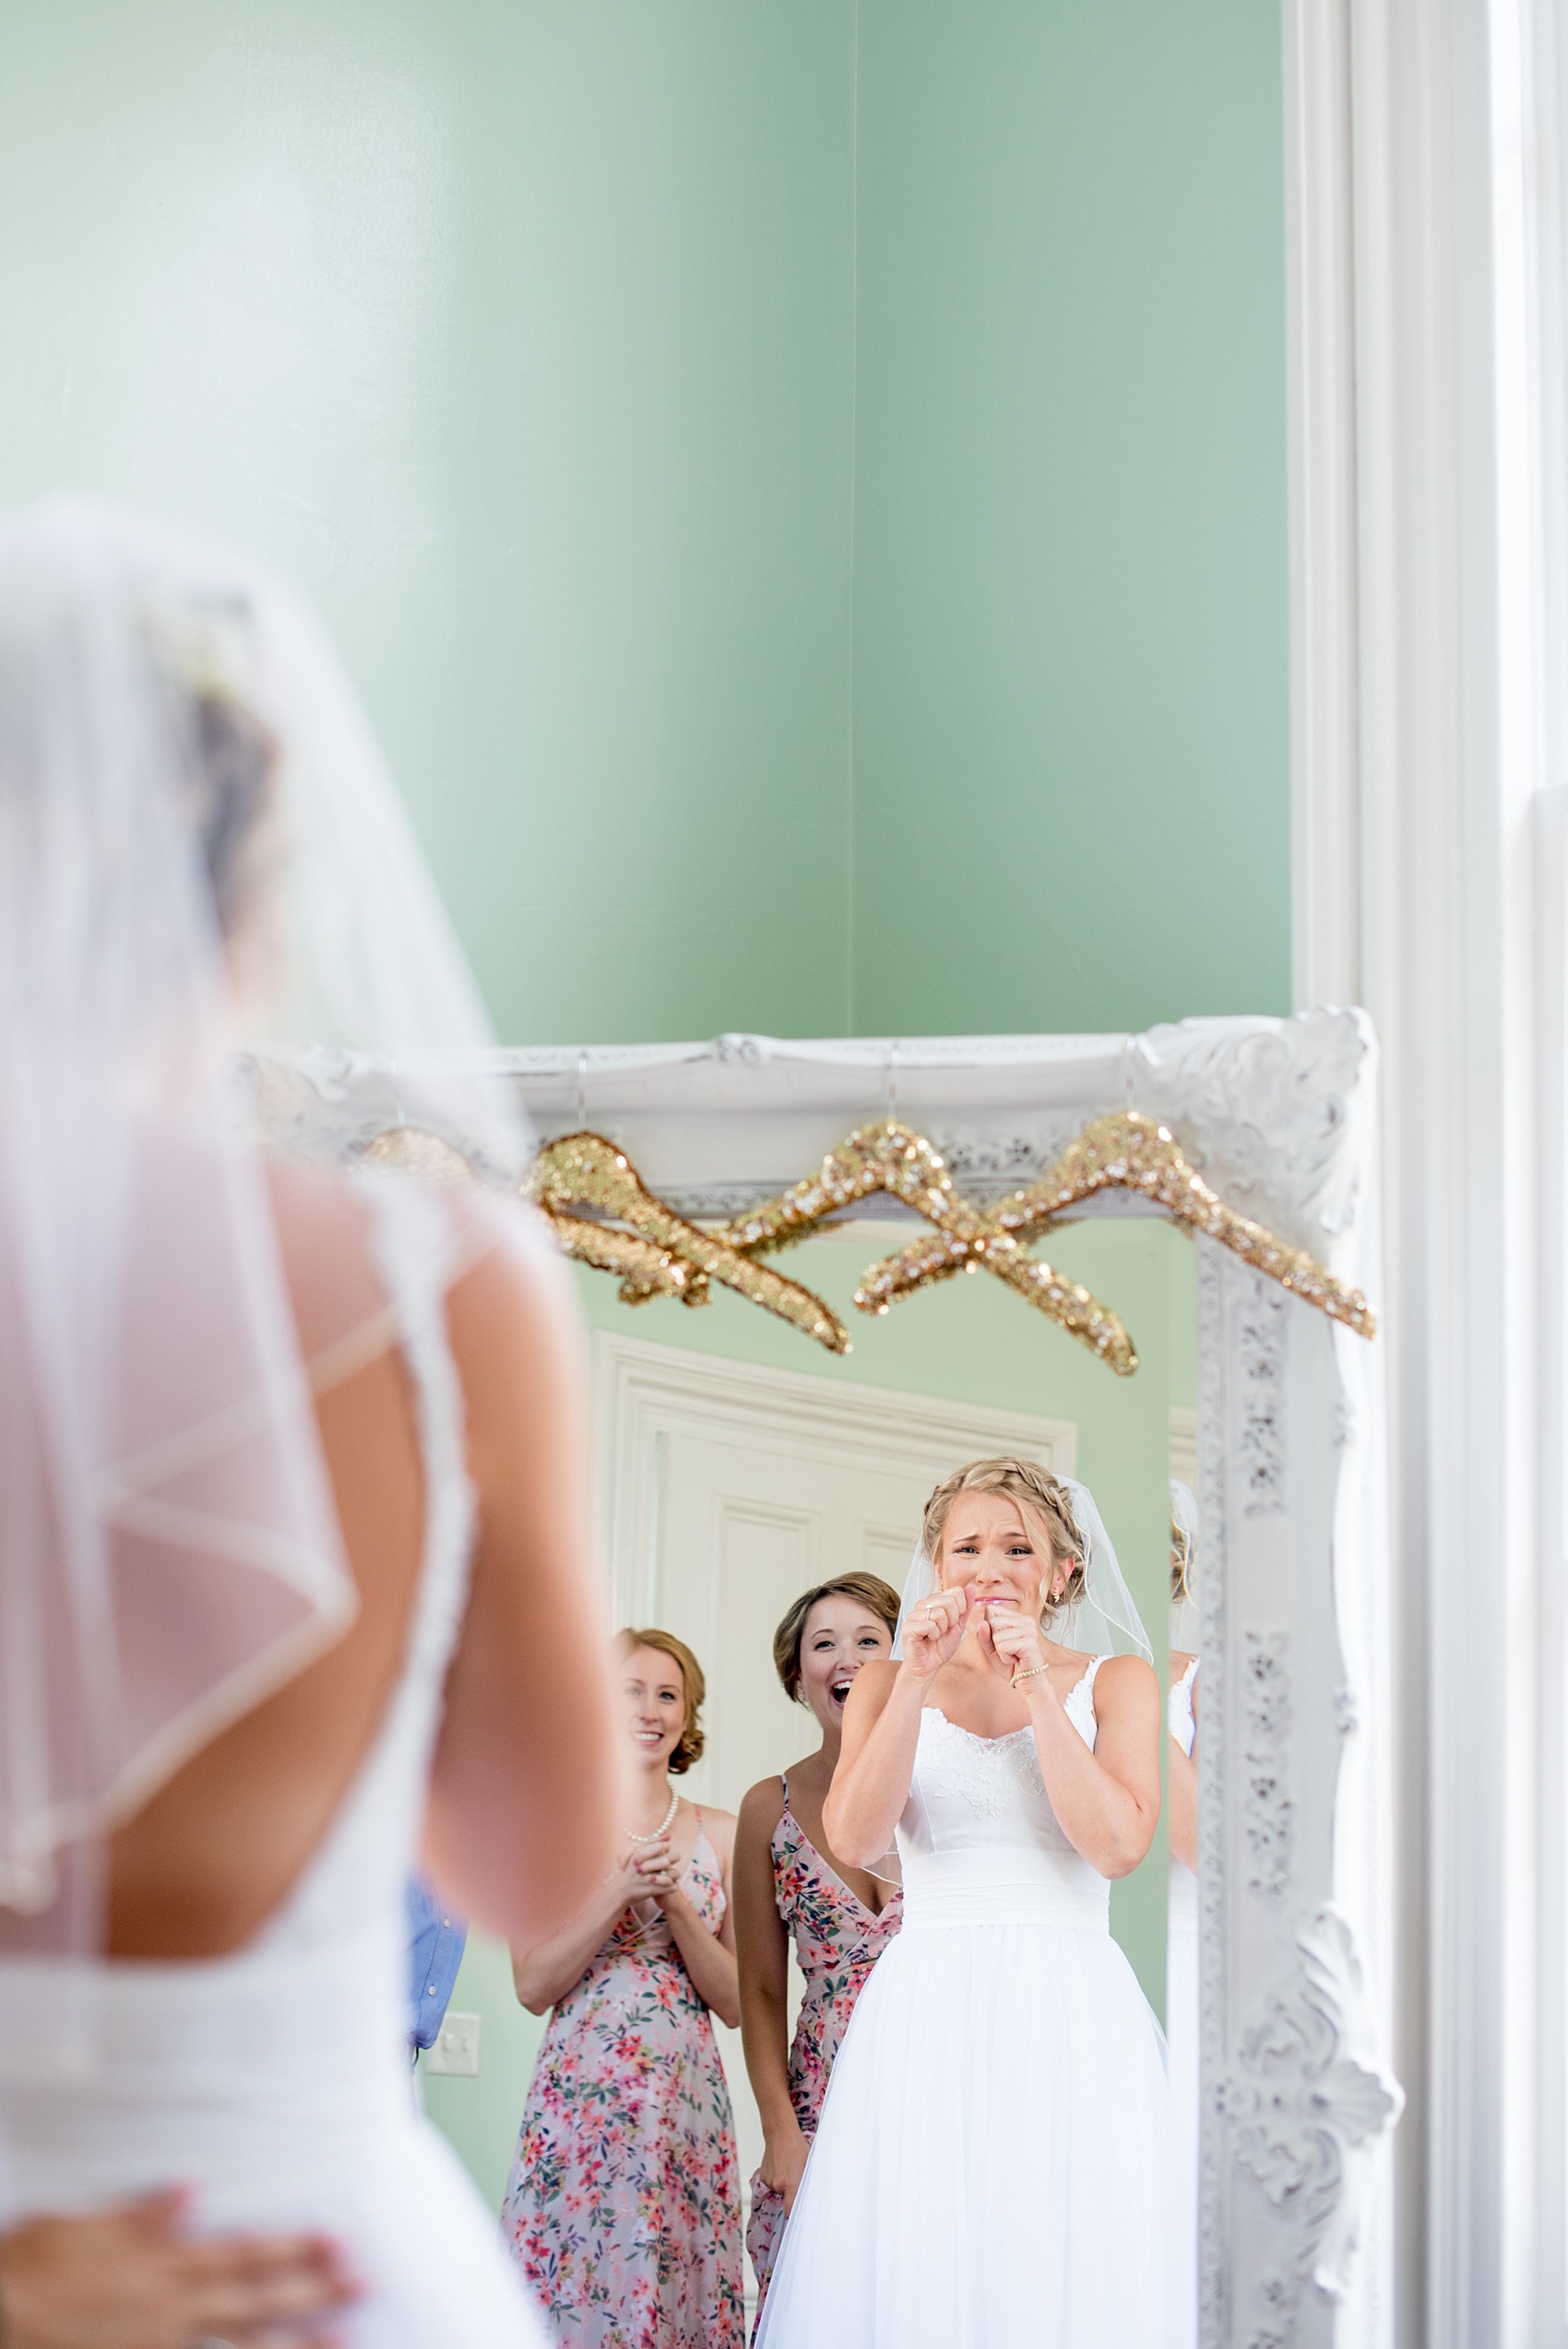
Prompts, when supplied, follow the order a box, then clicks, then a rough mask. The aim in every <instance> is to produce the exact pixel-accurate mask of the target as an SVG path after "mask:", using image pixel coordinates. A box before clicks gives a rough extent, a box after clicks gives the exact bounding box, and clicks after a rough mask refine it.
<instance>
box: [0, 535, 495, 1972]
mask: <svg viewBox="0 0 1568 2349" xmlns="http://www.w3.org/2000/svg"><path fill="white" fill-rule="evenodd" d="M258 776H259V777H261V778H262V779H263V781H264V784H265V789H264V790H263V791H262V792H261V793H260V794H259V796H260V797H261V798H262V799H263V800H264V801H265V812H264V820H262V821H260V822H259V823H256V822H254V821H253V819H254V818H255V816H256V813H257V799H258V792H257V787H256V786H257V778H258ZM258 1035H267V1036H268V1037H270V1038H274V1039H276V1040H278V1041H279V1042H280V1043H282V1044H283V1045H284V1046H286V1047H287V1046H298V1045H303V1044H304V1043H312V1042H316V1041H322V1042H326V1043H333V1044H339V1045H353V1046H361V1047H363V1048H366V1049H370V1050H379V1051H382V1052H393V1053H396V1052H401V1051H408V1052H410V1053H412V1054H416V1055H417V1053H418V1052H420V1051H421V1050H422V1049H428V1048H430V1047H434V1046H444V1047H453V1046H456V1047H481V1046H483V1045H485V1044H487V1043H490V1042H491V1041H492V1038H491V1033H490V1030H489V1026H488V1023H487V1021H486V1019H485V1016H484V1012H483V1009H482V1007H481V1001H480V998H479V995H478V992H477V989H476V988H475V986H474V984H473V981H472V978H471V976H470V974H469V971H468V968H467V965H466V963H465V961H464V960H463V957H462V954H461V952H460V950H459V948H458V947H457V943H456V940H455V938H454V936H453V935H452V932H451V930H450V928H449V926H448V924H447V921H446V917H445V912H444V911H443V909H442V907H441V905H440V902H439V900H438V899H437V897H436V894H435V891H434V887H433V885H432V883H431V881H430V878H429V876H428V874H427V873H426V871H425V869H424V866H423V864H422V859H421V857H420V855H419V852H418V850H417V848H416V847H415V845H414V841H413V838H412V834H411V831H410V827H409V825H408V822H407V819H406V817H405V816H404V814H403V812H402V809H401V807H400V805H399V804H398V799H397V797H396V794H395V792H394V790H393V787H392V785H391V783H390V781H389V779H388V777H387V775H386V770H385V769H384V768H383V766H382V764H381V761H380V758H379V757H378V754H377V752H376V749H375V746H374V742H373V741H372V739H371V736H370V734H369V732H368V729H367V727H366V725H365V723H364V721H363V719H362V716H361V714H360V712H359V709H358V708H357V706H356V704H355V701H354V698H353V696H352V694H351V692H350V688H349V686H348V685H347V683H346V681H345V680H344V678H343V676H342V674H341V673H340V671H339V667H338V665H337V663H336V662H335V661H334V659H333V657H332V655H331V653H330V651H329V650H328V649H327V645H326V644H325V642H324V640H323V639H322V638H321V637H320V635H319V634H318V633H317V632H316V631H315V629H314V628H313V627H312V626H311V625H310V623H309V622H308V621H307V620H306V619H305V618H304V617H303V614H301V613H300V612H299V611H298V610H297V609H296V607H295V606H294V605H293V604H292V603H291V601H290V599H289V598H288V597H287V596H286V595H285V594H284V593H283V592H282V590H280V589H279V588H278V587H277V586H276V585H275V584H274V583H273V582H272V581H271V580H270V579H268V578H267V577H265V576H264V575H263V574H261V573H259V572H257V571H255V570H254V569H253V568H251V567H250V566H248V565H246V564H244V563H242V562H239V561H236V560H234V559H232V558H231V557H229V556H227V555H224V554H215V553H213V552H211V551H209V550H208V549H205V548H203V547H200V546H196V545H192V544H189V543H185V542H184V541H183V540H181V539H179V538H176V537H175V536H173V535H172V534H170V533H167V532H165V531H161V530H159V529H156V528H154V527H152V526H150V525H148V524H146V523H143V522H140V521H137V520H135V519H130V518H128V517H125V516H123V515H118V514H114V513H113V512H107V511H103V510H100V509H96V508H93V507H85V506H77V505H71V506H60V507H49V508H45V509H43V510H42V511H40V512H39V513H37V514H35V515H32V516H29V517H26V518H24V519H20V520H19V521H16V522H13V523H11V524H10V525H8V526H6V527H5V528H3V529H0V1494H3V1496H4V1500H3V1505H0V1943H3V1944H4V1945H5V1946H6V1947H11V1948H16V1947H34V1948H40V1949H47V1950H59V1949H72V1950H77V1951H81V1950H85V1949H87V1948H89V1947H90V1946H92V1945H93V1944H94V1942H95V1939H96V1936H97V1933H98V1930H99V1925H100V1921H101V1904H99V1905H95V1902H97V1893H96V1890H95V1881H94V1875H93V1868H92V1866H91V1865H90V1864H89V1858H88V1857H87V1856H84V1855H89V1854H91V1852H92V1850H93V1848H94V1844H95V1842H96V1841H98V1840H99V1839H101V1837H102V1836H103V1834H105V1833H106V1832H107V1831H109V1830H111V1829H112V1828H113V1826H114V1824H115V1823H116V1822H117V1821H118V1820H119V1819H121V1818H124V1817H125V1816H126V1815H127V1814H128V1813H130V1812H131V1811H133V1810H134V1809H135V1808H137V1806H139V1805H140V1804H141V1803H142V1802H143V1801H144V1800H145V1799H146V1798H147V1797H148V1795H149V1794H150V1793H151V1792H153V1791H154V1790H155V1789H156V1787H157V1786H158V1785H159V1784H160V1783H162V1782H163V1781H164V1780H165V1779H167V1778H168V1777H169V1776H170V1775H171V1773H172V1771H174V1770H176V1769H177V1768H178V1767H179V1766H180V1765H181V1763H182V1762H183V1761H184V1759H186V1758H188V1756H189V1755H190V1754H191V1753H192V1752H193V1751H194V1750H195V1749H196V1748H197V1747H200V1746H201V1745H202V1744H203V1743H204V1742H206V1741H207V1740H208V1739H209V1738H210V1737H211V1736H213V1735H216V1733H217V1732H218V1731H219V1730H220V1729H221V1728H222V1727H224V1726H225V1725H226V1724H227V1723H229V1722H231V1721H232V1720H233V1719H235V1718H236V1717H237V1716H238V1715H239V1714H241V1713H243V1712H244V1711H246V1710H248V1709H249V1708H250V1707H251V1706H252V1705H254V1704H255V1702H257V1701H258V1700H259V1699H260V1698H261V1697H262V1696H263V1695H265V1694H266V1693H267V1692H268V1691H269V1690H270V1689H271V1688H273V1687H277V1686H278V1685H279V1684H280V1683H281V1682H282V1681H284V1680H285V1679H287V1678H288V1677H289V1676H290V1675H292V1674H293V1673H295V1672H297V1671H298V1670H299V1669H301V1668H302V1666H303V1664H304V1663H306V1662H307V1661H308V1660H309V1659H310V1658H311V1657H312V1656H313V1655H315V1653H317V1652H318V1651H320V1650H321V1649H322V1648H324V1647H325V1646H326V1645H327V1644H329V1643H330V1641H331V1640H334V1639H335V1638H336V1637H338V1636H339V1634H340V1632H341V1630H342V1629H343V1628H344V1627H345V1625H346V1624H347V1623H348V1621H349V1620H350V1617H351V1616H352V1613H353V1611H354V1607H355V1604H356V1600H355V1595H354V1591H353V1586H352V1583H351V1581H350V1577H349V1574H348V1572H347V1568H346V1564H345V1560H344V1557H343V1555H342V1550H341V1544H340V1539H339V1529H338V1522H337V1517H336V1512H335V1508H334V1505H333V1496H332V1492H331V1488H330V1485H329V1484H328V1481H327V1474H326V1469H325V1463H324V1461H323V1459H322V1456H321V1451H320V1446H319V1441H318V1437H317V1431H316V1425H315V1416H314V1412H313V1408H312V1391H311V1368H310V1366H309V1365H306V1364H304V1363H303V1361H302V1359H301V1353H300V1341H299V1339H298V1336H297V1332H296V1329H295V1324H294V1318H293V1314H292V1309H291V1301H290V1294H289V1291H288V1288H287V1286H286V1283H285V1281H284V1276H283V1269H282V1263H281V1259H280V1255H279V1239H278V1234H277V1231H276V1228H275V1223H274V1217H273V1212H272V1207H271V1197H270V1193H269V1190H268V1186H267V1175H266V1172H265V1168H264V1165H263V1163H262V1159H261V1156H260V1153H259V1151H258V1150H257V1148H256V1146H255V1145H256V1141H257V1139H259V1137H258V1133H257V1129H256V1124H255V1108H254V1103H253V1102H252V1101H251V1100H250V1099H249V1098H248V1096H246V1095H245V1094H244V1093H242V1092H240V1091H236V1088H235V1084H234V1082H233V1080H232V1069H233V1067H234V1066H235V1047H236V1045H239V1044H242V1043H244V1042H246V1041H247V1040H249V1041H254V1040H255V1037H256V1036H258ZM469 1119H470V1124H471V1126H472V1127H473V1129H474V1130H475V1131H478V1130H480V1129H481V1128H482V1129H483V1130H484V1132H485V1133H486V1134H487V1136H488V1137H489V1140H490V1144H491V1151H490V1154H491V1155H493V1156H497V1157H505V1156H507V1155H510V1156H512V1157H514V1158H516V1159H517V1160H520V1159H521V1157H522V1155H523V1146H522V1139H521V1135H520V1132H519V1131H517V1129H516V1127H512V1129H511V1131H510V1135H509V1134H508V1126H509V1121H508V1114H507V1108H506V1104H505V1103H504V1102H498V1101H496V1100H495V1099H493V1098H486V1097H483V1096H482V1095H481V1093H480V1092H479V1091H478V1090H477V1089H474V1090H473V1098H472V1101H471V1103H470V1104H469ZM318 1307H319V1313H318V1311H317V1308H318ZM363 1308H364V1294H363V1288H362V1285H361V1286H360V1287H359V1288H357V1289H356V1288H354V1287H352V1286H351V1285H350V1283H349V1282H347V1281H346V1280H345V1283H344V1288H343V1294H342V1296H341V1297H340V1298H338V1297H335V1296H334V1295H333V1294H331V1278H330V1275H329V1276H328V1278H327V1282H326V1285H325V1293H324V1294H322V1295H321V1296H320V1297H319V1298H317V1297H316V1296H315V1292H314V1290H313V1295H312V1327H313V1332H318V1331H319V1332H325V1334H326V1341H327V1343H328V1344H329V1345H330V1344H333V1343H340V1341H344V1340H347V1339H348V1338H350V1336H351V1335H352V1331H353V1328H354V1326H355V1320H356V1317H357V1318H358V1326H359V1327H360V1328H361V1330H362V1329H363V1327H364V1323H363ZM315 1342H316V1339H315V1336H314V1335H313V1344H314V1343H315Z"/></svg>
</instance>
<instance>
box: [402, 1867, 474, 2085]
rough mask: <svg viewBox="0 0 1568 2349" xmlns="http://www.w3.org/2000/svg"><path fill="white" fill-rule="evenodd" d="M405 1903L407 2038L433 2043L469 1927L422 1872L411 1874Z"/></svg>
mask: <svg viewBox="0 0 1568 2349" xmlns="http://www.w3.org/2000/svg"><path fill="white" fill-rule="evenodd" d="M407 1898H408V1905H409V2018H410V2019H409V2042H410V2045H411V2046H414V2047H434V2045H435V2041H436V2035H437V2033H439V2031H440V2029H441V2025H442V2022H443V2021H444V2019H445V2013H446V2009H447V2006H448V2004H449V2003H450V2000H451V1997H452V1987H453V1985H454V1984H455V1983H456V1981H457V1968H458V1967H459V1966H460V1965H461V1964H462V1962H463V1944H464V1942H465V1941H466V1940H467V1939H468V1938H469V1928H468V1926H467V1925H466V1924H465V1923H464V1921H463V1919H462V1918H461V1917H460V1916H454V1915H453V1914H452V1912H451V1910H450V1909H445V1908H443V1907H442V1905H441V1898H440V1895H439V1894H438V1893H437V1891H436V1890H435V1888H434V1885H432V1884H430V1883H427V1882H426V1880H425V1878H423V1877H422V1876H410V1878H409V1888H408V1895H407Z"/></svg>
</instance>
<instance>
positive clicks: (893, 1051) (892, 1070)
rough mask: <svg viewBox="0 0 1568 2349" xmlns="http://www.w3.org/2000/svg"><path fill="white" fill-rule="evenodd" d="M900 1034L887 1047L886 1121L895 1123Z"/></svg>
mask: <svg viewBox="0 0 1568 2349" xmlns="http://www.w3.org/2000/svg"><path fill="white" fill-rule="evenodd" d="M903 1041H904V1040H903V1038H902V1036H895V1037H894V1039H893V1041H892V1043H890V1044H889V1045H888V1047H887V1122H888V1124H889V1125H890V1126H893V1125H896V1124H897V1118H898V1048H899V1046H900V1045H901V1043H903Z"/></svg>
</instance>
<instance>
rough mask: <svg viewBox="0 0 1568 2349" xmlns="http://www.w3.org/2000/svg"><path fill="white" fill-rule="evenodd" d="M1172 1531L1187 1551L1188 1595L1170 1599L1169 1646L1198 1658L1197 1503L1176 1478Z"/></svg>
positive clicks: (1172, 1482) (1172, 1483)
mask: <svg viewBox="0 0 1568 2349" xmlns="http://www.w3.org/2000/svg"><path fill="white" fill-rule="evenodd" d="M1170 1530H1171V1533H1172V1535H1173V1536H1174V1537H1176V1538H1177V1539H1179V1540H1180V1541H1182V1542H1183V1543H1185V1544H1186V1550H1187V1573H1186V1591H1185V1594H1184V1595H1183V1596H1182V1597H1181V1598H1178V1597H1177V1596H1176V1595H1175V1592H1172V1593H1171V1598H1170V1647H1171V1650H1172V1651H1173V1653H1175V1654H1177V1655H1186V1656H1195V1655H1196V1654H1197V1652H1198V1648H1199V1644H1200V1641H1199V1620H1198V1568H1199V1558H1198V1504H1197V1500H1196V1498H1195V1496H1194V1493H1193V1491H1192V1488H1191V1486H1190V1485H1183V1484H1182V1482H1181V1480H1180V1479H1179V1478H1178V1477H1175V1476H1173V1477H1172V1478H1171V1479H1170ZM1172 1546H1174V1542H1173V1544H1172Z"/></svg>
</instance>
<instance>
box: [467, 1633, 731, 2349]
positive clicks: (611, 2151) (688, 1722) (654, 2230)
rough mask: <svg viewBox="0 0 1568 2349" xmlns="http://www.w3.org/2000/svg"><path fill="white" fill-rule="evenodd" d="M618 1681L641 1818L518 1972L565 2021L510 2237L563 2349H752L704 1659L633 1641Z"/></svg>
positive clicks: (553, 2043)
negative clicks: (708, 1794)
mask: <svg viewBox="0 0 1568 2349" xmlns="http://www.w3.org/2000/svg"><path fill="white" fill-rule="evenodd" d="M614 1663H615V1685H616V1688H617V1691H618V1694H619V1698H620V1703H621V1720H622V1734H623V1735H624V1738H625V1740H626V1743H627V1746H628V1747H629V1749H630V1756H631V1763H632V1767H631V1770H630V1771H628V1772H627V1778H628V1781H629V1783H630V1786H631V1789H632V1791H631V1794H630V1795H629V1797H628V1802H627V1812H628V1816H627V1818H626V1820H625V1824H624V1830H623V1833H622V1837H621V1842H620V1849H619V1854H618V1856H617V1860H616V1864H615V1866H614V1868H613V1869H612V1872H611V1874H610V1875H609V1876H608V1877H606V1878H605V1879H604V1882H603V1883H602V1885H601V1886H600V1890H599V1891H598V1893H597V1894H596V1895H595V1897H594V1899H593V1901H592V1902H591V1903H590V1904H589V1905H588V1907H587V1908H586V1909H585V1910H584V1911H583V1913H582V1914H581V1915H580V1916H579V1917H577V1918H576V1921H575V1922H574V1923H573V1924H572V1925H570V1926H567V1927H566V1929H565V1930H564V1932H561V1933H559V1934H556V1935H555V1936H554V1937H553V1938H552V1939H550V1940H548V1941H544V1942H541V1943H540V1944H539V1945H538V1946H537V1947H536V1948H534V1949H530V1950H514V1951H513V1953H512V1964H513V1977H514V1980H515V1981H516V1984H517V1996H518V1997H519V1998H520V2000H521V2001H522V2003H523V2005H524V2006H525V2007H527V2008H528V2009H529V2011H530V2013H533V2014H543V2013H544V2012H545V2011H546V2009H549V2008H553V2009H554V2012H553V2013H552V2015H551V2018H550V2023H549V2026H548V2028H547V2030H546V2032H545V2034H544V2040H543V2044H542V2045H541V2046H540V2051H539V2060H538V2062H537V2064H536V2065H535V2067H534V2075H533V2081H532V2085H531V2086H530V2088H529V2100H528V2105H527V2107H526V2108H525V2110H524V2113H523V2124H522V2131H521V2134H520V2136H519V2138H518V2140H517V2156H516V2159H515V2161H514V2163H513V2165H512V2175H511V2178H510V2180H509V2182H508V2185H507V2188H506V2198H505V2204H504V2205H503V2211H502V2221H503V2224H504V2226H505V2230H506V2233H507V2235H508V2236H509V2238H510V2241H511V2245H512V2248H513V2252H514V2254H515V2256H516V2258H517V2263H518V2265H519V2267H520V2268H521V2269H522V2271H523V2274H524V2276H525V2278H526V2279H527V2281H528V2283H529V2285H530V2287H531V2288H532V2290H533V2293H534V2295H535V2297H536V2299H537V2300H538V2302H539V2304H540V2307H541V2308H542V2309H543V2312H544V2315H545V2317H546V2319H547V2320H548V2322H549V2323H550V2325H551V2326H552V2329H553V2331H554V2335H555V2339H556V2340H557V2342H559V2343H562V2344H564V2349H742V2344H743V2343H744V2340H745V2317H744V2309H743V2303H742V2270H741V2200H740V2190H739V2183H738V2179H737V2174H736V2160H735V2130H734V2124H733V2122H732V2120H731V2112H730V2096H729V2091H728V2089H727V2088H726V2086H725V2081H724V2073H723V2069H722V2068H721V2066H720V2064H719V2048H718V2045H717V2044H716V2042H715V2039H714V2035H713V2020H712V2019H713V2016H714V2015H716V2014H717V2015H718V2016H719V2020H720V2021H723V2022H726V2023H728V2024H729V2025H730V2026H731V2029H733V2028H734V2026H735V2025H736V2023H737V2022H738V2021H740V1995H739V1991H738V1988H737V1985H736V1973H735V1933H734V1924H733V1919H732V1915H731V1894H730V1875H731V1860H732V1856H733V1852H734V1839H735V1821H734V1818H733V1816H732V1815H731V1813H730V1812H728V1811H716V1810H709V1809H707V1807H706V1806H702V1805H700V1804H696V1803H691V1802H687V1801H685V1800H684V1799H683V1797H682V1795H681V1794H680V1791H679V1789H678V1788H677V1787H676V1786H674V1785H673V1784H671V1779H672V1778H679V1777H681V1776H683V1774H684V1773H685V1771H688V1770H690V1768H691V1767H692V1764H693V1763H694V1762H695V1761H696V1760H697V1759H698V1757H699V1756H700V1755H701V1753H702V1749H703V1731H702V1723H701V1709H702V1702H703V1698H704V1695H705V1694H706V1688H705V1683H704V1679H703V1673H702V1667H701V1665H700V1664H699V1663H698V1662H697V1660H696V1658H695V1655H693V1653H692V1651H691V1650H690V1649H689V1648H688V1647H687V1646H686V1645H685V1643H684V1641H683V1640H677V1639H676V1638H675V1637H674V1636H673V1634H672V1633H671V1632H668V1631H660V1630H652V1629H650V1630H634V1631H623V1632H622V1633H621V1634H620V1635H619V1637H618V1638H617V1640H616V1641H615V1646H614Z"/></svg>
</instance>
